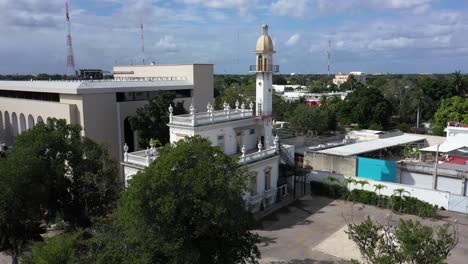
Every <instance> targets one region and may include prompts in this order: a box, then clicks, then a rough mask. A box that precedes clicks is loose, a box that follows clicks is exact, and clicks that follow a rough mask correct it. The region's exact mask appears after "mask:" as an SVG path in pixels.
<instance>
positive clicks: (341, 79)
mask: <svg viewBox="0 0 468 264" xmlns="http://www.w3.org/2000/svg"><path fill="white" fill-rule="evenodd" d="M349 75H353V76H354V78H355V79H356V80H357V81H358V82H360V83H362V84H364V85H365V84H366V73H364V72H350V73H349V74H344V73H341V72H340V73H338V74H336V75H335V78H333V83H334V84H336V85H337V86H340V85H342V84H343V83H345V82H346V81H347V80H348V78H349Z"/></svg>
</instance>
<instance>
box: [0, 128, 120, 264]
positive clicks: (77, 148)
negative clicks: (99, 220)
mask: <svg viewBox="0 0 468 264" xmlns="http://www.w3.org/2000/svg"><path fill="white" fill-rule="evenodd" d="M0 175H1V177H0V250H7V251H9V252H10V253H11V254H12V257H13V261H14V262H15V261H16V260H17V257H18V255H19V254H20V253H21V251H22V249H23V248H24V246H25V245H26V244H27V243H28V242H29V241H32V240H41V237H40V234H41V233H42V232H43V231H44V227H45V225H44V224H49V223H51V222H53V221H55V220H56V218H57V216H58V217H59V218H60V219H62V220H64V221H65V222H66V223H67V224H69V226H70V227H71V228H75V227H79V226H89V225H90V223H91V219H92V218H93V217H98V216H102V215H106V214H108V213H109V212H110V211H111V210H112V209H113V208H114V205H115V201H116V200H117V198H118V196H119V195H120V190H121V183H120V181H119V178H118V173H117V167H116V165H115V163H114V162H113V161H112V160H111V159H110V157H109V155H108V154H107V152H106V151H105V149H104V148H103V147H102V146H100V145H98V144H96V143H94V142H93V141H91V140H90V139H88V138H85V137H82V136H81V135H80V128H79V126H77V125H70V124H67V123H66V121H65V120H55V119H49V120H48V122H47V124H44V123H39V124H37V125H36V126H35V127H34V128H32V129H30V130H27V131H25V132H23V133H22V134H21V135H19V136H18V137H17V138H16V143H15V148H14V149H13V151H12V153H11V154H10V155H9V156H8V158H6V159H3V160H0Z"/></svg>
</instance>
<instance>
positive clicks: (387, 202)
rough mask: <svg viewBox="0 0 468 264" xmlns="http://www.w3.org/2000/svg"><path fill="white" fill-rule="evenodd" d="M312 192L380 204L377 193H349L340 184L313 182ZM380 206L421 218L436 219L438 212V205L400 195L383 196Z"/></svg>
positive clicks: (353, 191)
mask: <svg viewBox="0 0 468 264" xmlns="http://www.w3.org/2000/svg"><path fill="white" fill-rule="evenodd" d="M310 191H311V193H313V194H316V195H321V196H328V197H331V198H345V197H349V198H350V200H351V201H354V202H358V203H363V204H369V205H378V204H379V196H378V195H377V193H375V192H372V191H367V190H360V189H354V190H352V191H351V193H349V191H348V189H347V188H346V187H345V186H342V185H338V184H329V183H324V182H317V181H311V182H310ZM348 194H349V195H348ZM380 206H381V207H385V208H389V209H392V210H394V211H400V212H403V213H406V214H413V215H418V216H421V217H436V216H437V210H438V207H437V206H436V205H432V204H430V203H427V202H424V201H421V200H419V199H417V198H415V197H411V196H399V195H392V196H385V195H381V196H380Z"/></svg>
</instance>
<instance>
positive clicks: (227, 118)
mask: <svg viewBox="0 0 468 264" xmlns="http://www.w3.org/2000/svg"><path fill="white" fill-rule="evenodd" d="M262 30H263V32H262V35H261V36H260V38H259V40H258V41H257V48H256V51H255V53H256V54H257V64H256V65H255V67H254V68H255V70H254V71H255V72H256V76H257V88H256V102H255V104H254V103H253V102H250V103H249V104H248V105H246V103H244V102H243V103H242V104H241V103H239V102H236V104H235V106H234V107H233V108H231V106H230V105H228V104H226V103H225V104H224V109H223V110H218V111H215V110H214V109H213V106H212V105H211V104H210V103H208V104H207V106H206V109H207V111H206V112H196V109H195V108H194V107H193V106H191V107H190V113H189V114H186V115H178V116H174V115H173V114H172V111H173V109H172V106H171V107H169V113H170V116H169V124H168V126H169V128H170V142H171V143H175V142H177V141H178V140H180V139H183V138H185V137H190V136H200V137H202V138H205V139H207V140H209V141H210V142H211V143H212V145H213V146H219V147H220V148H221V149H222V150H223V151H224V153H225V154H226V155H230V156H238V158H239V164H240V165H243V166H247V167H248V168H249V173H248V175H247V177H248V178H247V179H245V180H246V181H247V183H248V186H249V190H248V191H247V192H246V193H245V194H244V199H245V201H246V203H247V206H248V208H249V210H250V211H252V212H256V211H258V210H260V209H261V207H262V206H263V207H264V208H266V207H268V206H270V205H272V204H273V203H275V202H276V197H277V194H278V192H279V191H281V194H284V192H285V189H286V188H285V186H278V184H277V183H278V170H279V169H278V168H279V163H280V151H281V149H280V145H279V142H278V137H275V138H273V137H272V118H271V113H272V83H271V81H272V68H273V67H272V65H271V62H272V60H273V58H272V57H273V56H272V54H273V53H274V51H273V44H272V41H271V39H270V38H269V36H268V35H267V34H268V26H266V25H263V26H262ZM293 148H294V146H286V149H284V153H285V154H284V155H288V156H289V158H290V159H292V160H294V157H290V155H291V153H294V149H293ZM291 149H292V150H291ZM151 153H157V150H154V149H153V150H147V151H140V152H134V153H127V152H125V153H124V162H123V163H122V165H123V166H124V171H125V176H126V179H127V180H128V179H130V178H131V177H132V176H133V175H135V174H136V172H137V171H139V170H142V169H144V168H145V167H147V166H149V165H150V164H151V163H152V162H153V161H154V160H156V159H157V154H154V155H151Z"/></svg>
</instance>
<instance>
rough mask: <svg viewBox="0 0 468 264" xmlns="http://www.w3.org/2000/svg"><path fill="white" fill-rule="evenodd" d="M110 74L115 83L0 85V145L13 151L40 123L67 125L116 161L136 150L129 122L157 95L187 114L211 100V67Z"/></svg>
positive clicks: (128, 69)
mask: <svg viewBox="0 0 468 264" xmlns="http://www.w3.org/2000/svg"><path fill="white" fill-rule="evenodd" d="M114 71H115V72H116V75H115V78H116V79H115V80H94V81H93V80H87V81H78V80H73V81H65V80H64V81H0V144H2V143H3V144H6V145H8V146H12V145H14V139H15V137H16V136H18V135H19V134H21V133H22V132H23V131H25V130H26V129H30V128H32V127H33V126H34V125H35V124H37V123H38V122H40V121H44V122H45V121H46V120H47V119H48V118H57V119H65V120H66V121H67V122H68V123H70V124H78V125H80V126H81V127H82V128H83V135H85V136H87V137H89V138H91V139H93V140H95V141H97V142H99V143H103V144H106V145H107V146H108V148H109V152H110V154H111V156H112V157H113V158H114V159H116V160H117V161H120V160H121V157H122V155H123V152H122V148H123V145H124V143H125V142H126V143H127V144H129V145H133V146H135V148H136V147H137V144H136V143H137V140H138V139H137V135H136V133H135V132H134V131H132V130H131V129H130V130H129V129H128V127H129V123H128V118H129V117H130V116H133V115H135V114H136V110H137V109H138V108H139V107H142V106H144V105H145V104H146V103H147V102H148V99H149V98H151V97H153V96H156V95H157V94H158V93H159V91H172V92H175V93H176V96H177V99H176V100H180V101H184V103H185V106H186V108H188V106H189V105H190V103H191V102H193V103H194V105H195V107H201V106H205V105H206V104H207V103H208V102H213V100H214V99H213V65H208V64H186V65H157V66H117V67H115V68H114ZM119 71H120V72H119ZM123 76H125V77H123ZM130 76H133V77H131V78H130ZM129 138H133V140H132V142H130V140H129Z"/></svg>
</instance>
